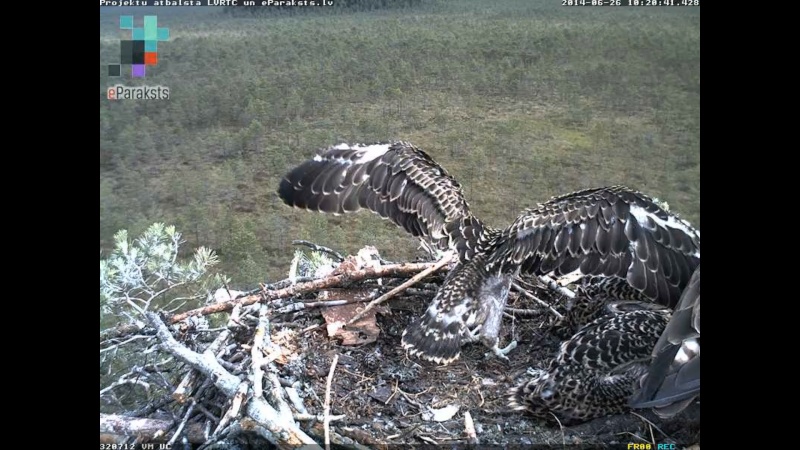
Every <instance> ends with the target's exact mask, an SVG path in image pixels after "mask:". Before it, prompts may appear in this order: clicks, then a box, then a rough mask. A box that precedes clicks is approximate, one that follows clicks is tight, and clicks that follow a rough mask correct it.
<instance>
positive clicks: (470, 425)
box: [464, 411, 480, 445]
mask: <svg viewBox="0 0 800 450" xmlns="http://www.w3.org/2000/svg"><path fill="white" fill-rule="evenodd" d="M464 432H465V433H467V440H468V441H469V443H470V444H474V445H478V444H480V441H478V433H476V432H475V423H474V422H473V421H472V414H470V413H469V411H464Z"/></svg>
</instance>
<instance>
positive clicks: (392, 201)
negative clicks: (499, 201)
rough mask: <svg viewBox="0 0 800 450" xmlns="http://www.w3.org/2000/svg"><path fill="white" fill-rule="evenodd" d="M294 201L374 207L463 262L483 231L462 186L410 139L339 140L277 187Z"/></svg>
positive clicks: (350, 208)
mask: <svg viewBox="0 0 800 450" xmlns="http://www.w3.org/2000/svg"><path fill="white" fill-rule="evenodd" d="M278 195H279V196H280V198H281V199H282V200H283V201H284V203H286V204H287V205H290V206H295V207H298V208H305V209H309V210H312V211H319V212H325V213H332V214H345V213H352V212H356V211H359V210H360V209H362V208H366V209H369V210H370V211H372V212H374V213H377V214H378V215H380V216H381V217H383V218H386V219H389V220H391V221H392V222H394V223H395V224H397V225H398V226H400V227H402V228H403V229H404V230H406V231H407V232H409V233H411V235H413V236H420V237H426V238H429V239H430V240H431V241H433V242H434V243H435V244H436V245H437V246H438V247H439V248H440V249H447V248H453V249H456V250H457V251H458V253H459V258H460V259H461V260H462V261H464V260H467V259H470V258H471V257H472V256H473V255H474V254H475V247H476V245H477V242H478V240H479V238H480V234H481V233H482V232H483V225H482V223H481V222H480V221H479V220H478V219H477V218H475V217H474V216H473V215H472V213H471V212H470V210H469V205H468V204H467V202H466V200H464V195H463V193H462V189H461V185H459V184H458V182H457V181H456V180H455V179H454V178H453V177H451V176H450V175H449V174H448V173H447V171H445V169H444V168H442V167H441V166H439V165H438V164H437V163H436V162H435V161H434V160H433V159H432V158H431V157H430V156H428V154H427V153H425V152H424V151H422V150H421V149H419V148H417V147H415V146H414V145H412V144H410V143H408V142H394V143H379V144H371V145H362V144H354V145H351V144H340V145H336V146H334V147H329V148H327V149H324V150H322V151H320V153H319V154H318V155H317V156H315V157H314V158H313V159H310V160H308V161H306V162H304V163H302V164H300V165H299V166H297V167H295V168H294V169H293V170H292V171H290V172H289V173H288V174H287V175H286V176H285V177H284V179H283V180H282V181H281V184H280V187H279V188H278Z"/></svg>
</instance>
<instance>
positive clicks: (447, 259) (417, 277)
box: [347, 253, 453, 325]
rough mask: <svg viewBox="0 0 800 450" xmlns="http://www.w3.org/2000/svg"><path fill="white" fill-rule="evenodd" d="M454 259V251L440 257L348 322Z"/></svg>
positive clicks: (362, 315)
mask: <svg viewBox="0 0 800 450" xmlns="http://www.w3.org/2000/svg"><path fill="white" fill-rule="evenodd" d="M452 259H453V253H449V254H447V255H446V256H444V257H443V258H442V259H440V260H439V261H438V262H436V263H435V264H433V265H432V266H430V267H428V268H427V269H425V270H423V271H422V272H420V273H418V274H416V275H414V276H413V277H411V278H410V279H409V280H408V281H406V282H405V283H403V284H401V285H400V286H397V287H396V288H394V289H392V290H391V291H389V292H387V293H385V294H383V295H381V296H380V297H378V298H376V299H375V300H373V301H371V302H369V304H368V305H367V307H366V308H364V310H363V311H361V312H360V313H358V314H356V315H355V316H353V317H352V318H351V319H350V320H349V321H348V322H347V325H352V324H354V323H356V321H358V320H360V319H361V318H362V317H364V316H365V315H366V314H367V313H368V312H369V311H371V310H372V308H374V307H376V306H378V305H380V304H381V303H383V302H385V301H386V300H389V299H390V298H392V297H394V296H395V295H397V294H399V293H400V292H403V291H404V290H405V289H407V288H409V287H411V286H413V285H414V284H415V283H417V282H418V281H419V280H421V279H423V278H425V277H427V276H428V275H430V274H432V273H433V272H436V271H437V270H439V269H441V268H443V267H445V266H446V265H447V264H448V263H449V262H450V260H452Z"/></svg>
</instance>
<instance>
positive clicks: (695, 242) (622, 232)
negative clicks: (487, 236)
mask: <svg viewBox="0 0 800 450" xmlns="http://www.w3.org/2000/svg"><path fill="white" fill-rule="evenodd" d="M494 245H495V250H494V251H493V252H492V258H491V261H490V265H493V266H500V267H509V266H512V267H513V266H521V269H522V270H523V271H525V272H533V273H539V274H546V273H550V272H555V274H556V275H558V276H561V275H566V274H569V273H573V272H575V271H580V273H582V274H584V275H604V276H617V277H621V278H625V279H627V281H628V283H630V285H631V286H633V287H634V288H636V289H638V290H639V291H641V292H642V293H643V294H644V295H645V296H646V297H648V298H650V299H652V300H656V301H658V302H659V303H662V304H664V305H666V306H669V307H673V306H674V305H675V304H676V303H677V302H678V299H679V298H680V293H681V291H682V290H683V287H684V286H686V284H687V283H688V282H689V278H690V277H691V275H692V272H693V271H694V269H695V267H697V265H698V264H700V233H699V232H698V231H697V230H695V229H694V228H692V227H691V225H689V224H688V223H687V222H686V221H684V220H682V219H680V218H678V217H677V216H675V215H673V214H671V213H669V212H667V211H665V210H664V209H662V208H661V207H660V206H658V205H657V204H656V203H655V202H654V201H653V200H652V199H651V198H649V197H647V196H645V195H643V194H641V193H639V192H636V191H633V190H631V189H628V188H625V187H622V186H613V187H604V188H597V189H587V190H584V191H579V192H574V193H571V194H567V195H563V196H560V197H554V198H552V199H551V200H550V201H548V202H547V203H543V204H540V205H539V206H538V207H537V208H535V209H529V210H527V211H525V212H524V213H523V214H522V215H520V217H519V218H517V220H516V221H515V222H514V223H513V224H511V226H509V227H508V228H507V229H506V230H504V231H502V232H501V233H500V236H499V237H498V238H497V240H496V242H495V244H494Z"/></svg>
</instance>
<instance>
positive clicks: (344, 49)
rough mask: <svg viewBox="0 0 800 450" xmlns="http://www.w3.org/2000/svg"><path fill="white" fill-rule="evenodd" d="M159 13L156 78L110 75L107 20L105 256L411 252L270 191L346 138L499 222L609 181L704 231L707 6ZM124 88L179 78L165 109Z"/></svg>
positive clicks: (482, 4)
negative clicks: (453, 191)
mask: <svg viewBox="0 0 800 450" xmlns="http://www.w3.org/2000/svg"><path fill="white" fill-rule="evenodd" d="M111 13H113V14H111ZM155 13H156V14H158V15H159V22H160V23H163V24H164V26H168V27H169V28H170V33H171V36H170V41H169V42H167V43H164V44H159V63H158V66H157V67H155V68H154V69H153V70H151V71H150V72H149V73H148V75H147V78H146V79H145V80H144V81H141V80H131V79H129V78H125V77H123V78H120V79H112V78H108V77H107V76H106V68H105V64H108V63H111V62H115V61H117V60H118V55H117V52H118V46H119V44H118V40H119V38H120V36H121V34H120V33H119V32H118V29H117V28H118V26H117V25H118V23H117V22H115V20H118V15H119V12H117V11H109V12H108V14H106V15H105V16H104V15H103V14H102V13H101V20H100V22H101V31H100V61H101V70H100V247H101V250H102V251H103V253H102V254H108V252H109V251H110V249H111V248H112V246H113V244H114V239H113V236H114V234H115V233H116V232H117V230H119V229H128V230H131V232H132V233H138V232H141V231H143V230H144V229H145V228H146V227H147V226H148V225H149V224H150V223H152V222H156V221H164V222H168V223H174V224H175V225H176V226H177V228H178V229H180V230H182V231H183V232H184V233H185V235H184V239H185V240H186V241H187V245H186V246H185V248H187V249H193V248H197V247H200V246H208V247H210V248H213V249H214V250H215V252H216V253H217V254H218V255H219V256H220V259H221V261H222V263H221V264H220V268H221V270H222V271H223V272H225V273H227V274H230V275H231V277H232V283H233V284H232V285H233V286H236V287H240V286H241V287H253V286H255V285H256V284H257V283H258V282H262V281H265V280H268V279H269V280H275V279H276V278H283V277H285V276H286V272H287V270H288V267H289V264H290V261H291V259H292V256H293V255H294V250H293V249H292V248H291V241H292V240H293V239H308V240H310V241H314V242H318V243H320V244H323V245H327V246H330V247H333V248H335V249H337V250H339V251H341V252H347V253H353V252H355V251H357V250H358V249H359V248H361V247H362V246H363V245H366V244H372V245H375V246H376V247H377V248H378V249H379V250H380V251H381V253H382V255H383V256H384V257H385V258H387V259H395V260H399V259H406V258H410V257H412V256H413V255H415V254H416V253H417V250H416V247H417V245H416V243H415V242H414V240H412V239H410V238H408V237H406V236H405V235H404V233H403V232H402V231H401V230H400V229H398V228H396V227H394V225H392V224H390V223H388V222H384V221H381V220H380V219H378V218H377V217H375V216H373V215H372V214H369V213H361V214H357V215H355V216H346V217H327V216H321V215H318V214H311V213H306V212H302V211H296V210H292V209H290V208H288V207H285V206H284V205H283V204H282V203H281V202H280V200H279V199H278V197H277V195H276V194H275V190H276V188H277V186H278V182H279V180H280V178H281V177H282V176H283V175H284V174H285V172H286V171H287V170H289V169H290V168H291V167H293V166H294V165H296V164H298V163H300V162H301V161H303V160H304V159H306V158H308V157H310V156H311V155H313V153H314V150H316V149H317V148H319V147H325V146H328V145H332V144H336V143H339V142H342V141H349V142H370V141H383V140H390V139H403V140H408V141H411V142H413V143H415V144H417V145H419V146H420V147H422V148H423V149H425V150H426V151H428V152H429V153H430V154H431V155H432V156H433V157H434V158H435V159H436V160H437V161H439V162H440V163H441V164H442V165H443V166H444V167H446V168H447V170H448V171H449V172H450V173H451V174H452V175H454V176H455V177H456V178H457V179H458V180H460V181H461V183H462V184H463V185H464V187H465V192H466V195H467V196H468V199H469V201H470V204H471V205H472V207H473V208H474V209H475V211H476V213H477V214H479V215H480V217H482V218H484V219H485V220H486V221H487V222H488V223H490V224H493V225H498V226H499V225H504V224H507V223H509V222H510V221H511V220H513V218H515V217H516V215H517V214H518V213H519V212H520V211H521V210H522V209H524V208H526V207H530V206H534V205H535V204H536V203H537V202H539V201H543V200H546V199H547V198H549V197H550V196H552V195H557V194H563V193H566V192H569V191H572V190H576V189H580V188H585V187H591V186H600V185H609V184H627V185H630V186H631V187H635V188H638V189H640V190H642V191H644V192H646V193H648V194H650V195H653V196H655V197H658V198H660V199H662V200H664V201H667V202H668V203H669V204H670V208H671V210H673V211H676V212H678V213H680V214H681V215H682V216H683V217H685V218H686V219H688V220H690V221H691V222H692V223H693V224H695V225H696V226H698V227H699V225H700V64H699V61H700V44H699V42H700V14H699V9H697V8H654V7H647V8H643V7H641V8H575V7H561V6H560V2H557V1H542V2H533V1H528V0H517V1H514V0H508V1H502V2H486V1H478V0H472V1H439V2H422V4H421V5H419V6H415V7H409V8H395V9H389V10H376V11H366V12H348V13H343V12H341V11H339V12H336V13H330V14H326V13H324V12H310V13H307V14H293V15H277V16H274V17H234V18H232V17H230V16H229V15H226V14H223V13H222V10H221V9H203V12H202V13H200V12H195V11H190V12H176V13H174V14H173V13H170V12H169V9H168V8H164V9H159V10H157V11H155ZM135 14H141V12H136V13H135ZM117 82H122V83H124V84H127V85H136V84H144V83H147V84H149V85H156V84H160V85H164V86H168V87H169V88H170V99H169V100H163V101H117V102H111V101H108V100H107V99H106V98H105V90H106V88H107V87H108V86H109V85H112V84H116V83H117ZM101 257H102V256H101Z"/></svg>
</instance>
